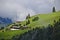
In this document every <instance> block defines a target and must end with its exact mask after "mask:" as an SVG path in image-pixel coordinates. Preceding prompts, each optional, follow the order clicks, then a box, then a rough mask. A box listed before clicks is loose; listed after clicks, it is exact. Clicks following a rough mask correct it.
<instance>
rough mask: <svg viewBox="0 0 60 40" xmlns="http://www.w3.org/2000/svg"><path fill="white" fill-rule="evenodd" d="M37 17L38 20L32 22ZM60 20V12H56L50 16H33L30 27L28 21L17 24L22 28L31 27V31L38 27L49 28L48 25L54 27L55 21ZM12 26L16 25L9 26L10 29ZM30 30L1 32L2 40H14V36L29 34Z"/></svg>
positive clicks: (0, 37)
mask: <svg viewBox="0 0 60 40" xmlns="http://www.w3.org/2000/svg"><path fill="white" fill-rule="evenodd" d="M35 17H38V20H34V21H32V20H33V19H34V18H35ZM59 18H60V12H54V13H49V14H38V15H35V16H32V17H31V18H29V20H30V24H28V25H26V21H27V20H25V21H23V22H20V23H16V24H21V25H22V26H23V25H26V26H27V27H30V28H31V29H33V28H36V27H40V28H43V26H44V27H48V24H51V25H53V24H54V20H56V21H58V20H59ZM12 25H15V24H11V25H9V26H8V28H10V27H11V26H12ZM19 26H20V25H19ZM28 30H29V29H24V30H6V29H4V30H0V40H1V39H5V40H12V37H13V36H16V35H21V34H24V33H25V32H28ZM1 31H4V32H1Z"/></svg>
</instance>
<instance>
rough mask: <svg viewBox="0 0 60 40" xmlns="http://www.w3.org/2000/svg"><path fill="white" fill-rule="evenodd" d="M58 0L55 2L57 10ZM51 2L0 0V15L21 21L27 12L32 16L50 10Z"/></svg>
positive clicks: (48, 0) (46, 0) (39, 0)
mask: <svg viewBox="0 0 60 40" xmlns="http://www.w3.org/2000/svg"><path fill="white" fill-rule="evenodd" d="M56 1H57V0H56ZM58 1H59V0H58ZM58 1H57V2H56V3H55V4H56V9H57V10H59V8H57V7H58ZM53 2H54V0H51V1H50V0H0V16H1V17H8V18H11V19H12V20H13V21H22V20H25V18H26V16H27V15H28V14H30V15H31V16H33V15H35V14H38V13H49V12H51V11H52V7H53V5H54V4H53Z"/></svg>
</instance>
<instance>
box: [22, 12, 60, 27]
mask: <svg viewBox="0 0 60 40" xmlns="http://www.w3.org/2000/svg"><path fill="white" fill-rule="evenodd" d="M35 17H38V18H39V19H38V20H36V21H32V20H33V19H34V18H35ZM59 18H60V12H55V13H49V14H38V15H35V16H32V17H31V18H30V19H29V20H30V24H28V25H27V26H28V27H33V28H34V27H42V26H47V25H48V24H51V25H53V24H54V20H56V21H58V19H59ZM26 21H27V20H25V21H24V22H22V24H23V25H24V24H26Z"/></svg>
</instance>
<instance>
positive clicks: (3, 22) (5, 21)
mask: <svg viewBox="0 0 60 40" xmlns="http://www.w3.org/2000/svg"><path fill="white" fill-rule="evenodd" d="M11 23H12V20H11V19H9V18H3V17H0V27H4V26H7V25H8V24H11Z"/></svg>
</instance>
